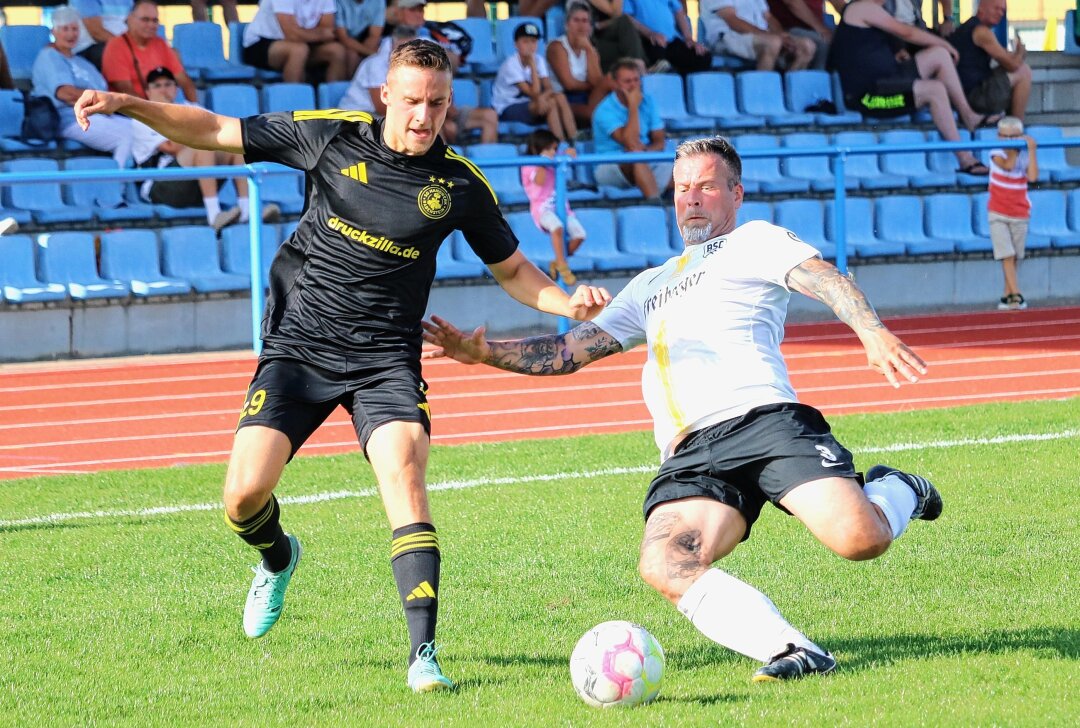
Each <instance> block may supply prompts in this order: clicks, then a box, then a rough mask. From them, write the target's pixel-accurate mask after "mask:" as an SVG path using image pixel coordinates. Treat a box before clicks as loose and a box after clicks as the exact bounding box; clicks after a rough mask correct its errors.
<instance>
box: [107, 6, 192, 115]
mask: <svg viewBox="0 0 1080 728" xmlns="http://www.w3.org/2000/svg"><path fill="white" fill-rule="evenodd" d="M160 22H161V20H160V18H159V16H158V6H157V3H156V2H154V1H153V0H138V2H136V3H135V5H134V6H133V7H132V8H131V13H129V14H128V18H127V27H128V29H127V32H126V33H123V34H121V35H118V36H115V37H114V38H113V39H112V40H110V41H109V42H108V44H107V45H106V46H105V54H104V56H103V57H102V60H101V73H102V75H104V76H105V80H106V81H108V82H109V89H110V90H111V91H119V92H120V93H124V94H131V95H132V96H138V97H139V98H140V99H145V98H149V96H148V95H147V93H146V73H147V72H148V71H149V70H151V69H154V68H161V67H164V68H168V69H169V70H170V71H172V73H173V76H174V77H175V78H176V82H177V83H178V84H179V85H180V88H181V89H182V90H183V92H184V98H186V99H188V100H190V101H194V100H196V98H198V97H197V96H196V95H195V83H194V82H193V81H192V80H191V78H190V77H189V76H188V75H187V73H186V72H185V71H184V66H183V64H181V63H180V57H179V56H177V55H176V51H174V50H173V49H172V48H170V47H169V44H168V43H166V42H165V39H164V38H162V37H161V36H160V35H158V32H157V31H158V24H159V23H160Z"/></svg>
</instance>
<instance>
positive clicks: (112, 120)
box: [32, 7, 131, 169]
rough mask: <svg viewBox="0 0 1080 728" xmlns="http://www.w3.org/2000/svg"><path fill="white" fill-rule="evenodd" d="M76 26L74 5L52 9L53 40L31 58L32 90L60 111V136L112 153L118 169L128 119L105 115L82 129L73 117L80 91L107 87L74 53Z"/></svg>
mask: <svg viewBox="0 0 1080 728" xmlns="http://www.w3.org/2000/svg"><path fill="white" fill-rule="evenodd" d="M80 27H81V25H80V23H79V11H78V10H75V8H72V7H60V8H56V9H55V10H53V13H52V34H53V42H52V43H50V44H49V45H47V46H45V47H44V48H42V49H41V50H40V51H39V52H38V54H37V58H35V59H34V68H33V71H32V82H33V91H32V93H33V94H34V95H35V96H48V97H49V98H50V99H52V102H53V104H54V105H55V106H56V110H57V112H58V113H59V114H60V134H61V136H63V137H64V138H65V139H73V140H74V141H77V142H79V143H80V144H84V145H85V146H88V147H90V148H91V149H97V150H98V151H102V152H108V153H110V154H112V158H113V159H114V160H116V164H117V166H118V167H120V168H121V169H122V168H124V167H126V166H127V165H128V162H129V161H130V160H131V119H128V118H126V117H123V116H106V117H104V118H103V119H102V121H104V122H105V123H104V124H101V125H96V126H95V128H94V129H91V130H88V131H85V132H84V131H83V130H82V129H81V128H79V125H78V123H77V122H76V121H75V111H74V110H73V108H72V107H73V106H74V105H75V102H76V101H78V100H79V97H80V96H82V93H83V91H85V90H86V89H96V90H98V91H106V90H108V88H109V86H108V84H107V83H106V82H105V77H104V76H102V75H101V72H100V71H98V70H97V68H95V67H94V65H93V64H92V63H90V61H88V60H87V59H85V58H83V57H82V56H79V55H76V54H75V43H76V42H77V41H78V39H79V30H80Z"/></svg>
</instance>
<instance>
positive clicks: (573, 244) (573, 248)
mask: <svg viewBox="0 0 1080 728" xmlns="http://www.w3.org/2000/svg"><path fill="white" fill-rule="evenodd" d="M583 242H585V238H574V239H573V240H571V241H570V244H569V245H568V246H566V249H567V251H568V252H569V253H570V255H573V254H574V253H576V252H577V251H578V248H580V247H581V244H582V243H583Z"/></svg>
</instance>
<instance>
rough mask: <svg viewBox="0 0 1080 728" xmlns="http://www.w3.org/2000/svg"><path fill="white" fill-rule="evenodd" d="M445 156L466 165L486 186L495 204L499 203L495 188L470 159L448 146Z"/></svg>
mask: <svg viewBox="0 0 1080 728" xmlns="http://www.w3.org/2000/svg"><path fill="white" fill-rule="evenodd" d="M446 158H447V159H452V160H454V161H456V162H461V163H462V164H464V165H465V166H466V167H468V168H469V171H471V172H472V173H473V174H475V175H476V176H477V177H478V178H479V179H480V181H481V182H483V183H484V186H485V187H487V188H488V192H490V193H491V199H493V200H495V204H496V205H497V204H499V196H498V195H496V194H495V189H494V188H493V187H492V186H491V183H490V182H488V180H487V177H485V176H484V173H483V172H481V171H480V168H479V167H477V166H476V164H475V163H474V162H473V161H472V160H469V159H466V158H465V157H463V156H461V155H460V154H458V153H457V152H455V151H454V150H453V149H451V148H450V147H447V148H446Z"/></svg>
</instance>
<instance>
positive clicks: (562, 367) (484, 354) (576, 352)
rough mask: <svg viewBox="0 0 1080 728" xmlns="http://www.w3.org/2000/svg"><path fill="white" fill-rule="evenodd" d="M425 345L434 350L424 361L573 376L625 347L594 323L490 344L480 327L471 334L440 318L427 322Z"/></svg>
mask: <svg viewBox="0 0 1080 728" xmlns="http://www.w3.org/2000/svg"><path fill="white" fill-rule="evenodd" d="M423 326H424V341H426V342H428V343H429V344H433V345H434V346H435V348H434V349H432V350H429V351H426V352H424V353H423V355H422V357H423V358H424V359H437V358H440V357H449V358H451V359H455V360H457V361H459V362H461V363H463V364H487V365H489V366H493V367H496V368H498V369H505V370H506V371H508V372H517V373H519V374H536V375H546V374H572V373H574V372H576V371H577V370H578V369H581V368H582V367H583V366H586V365H588V364H592V363H593V362H594V361H598V360H600V359H603V358H604V357H606V356H609V355H611V354H617V353H618V352H620V351H622V345H621V344H620V343H619V342H618V341H616V340H615V338H614V337H612V336H611V335H610V334H608V333H607V332H606V331H604V330H603V329H601V328H600V327H599V326H597V325H596V324H593V323H583V324H580V325H579V326H575V327H574V328H573V329H571V330H570V332H569V333H567V334H552V335H548V336H534V337H531V338H528V339H515V340H513V341H488V340H486V339H485V338H484V327H483V326H481V327H479V328H478V329H476V330H475V331H473V332H472V333H471V334H465V333H464V332H463V331H461V330H459V329H457V328H456V327H454V325H453V324H451V323H450V322H448V321H446V320H445V319H442V318H439V317H438V316H432V317H431V321H424V323H423Z"/></svg>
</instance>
